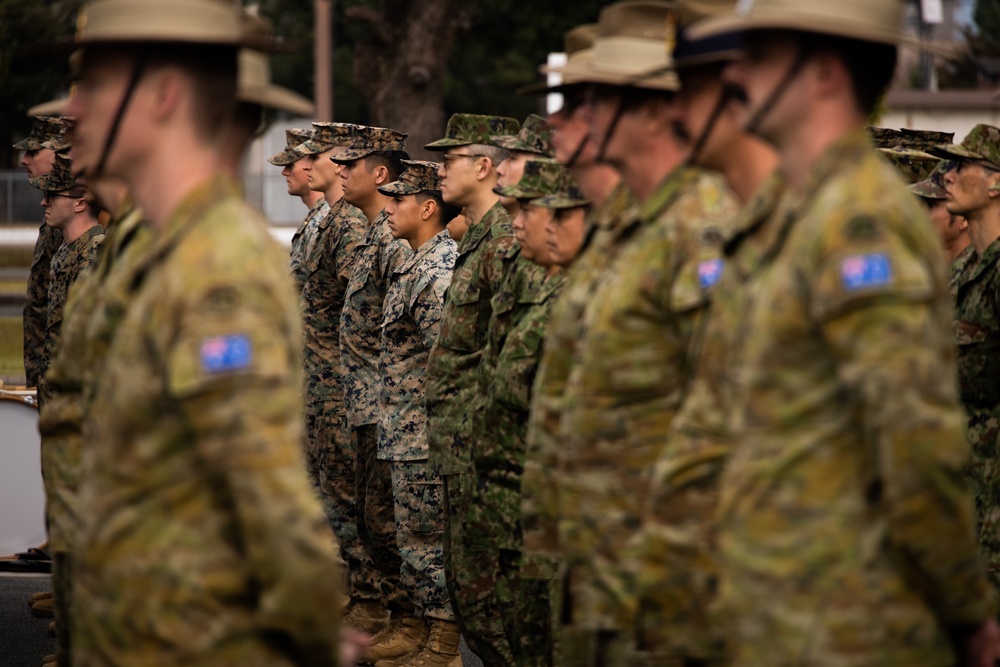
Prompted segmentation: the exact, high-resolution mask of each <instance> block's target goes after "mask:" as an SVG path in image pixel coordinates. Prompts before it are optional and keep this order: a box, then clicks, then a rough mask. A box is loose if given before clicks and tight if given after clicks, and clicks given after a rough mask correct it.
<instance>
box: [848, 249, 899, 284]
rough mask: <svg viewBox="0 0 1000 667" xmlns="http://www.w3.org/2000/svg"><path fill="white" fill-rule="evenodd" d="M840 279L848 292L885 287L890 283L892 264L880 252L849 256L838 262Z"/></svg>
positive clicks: (887, 257) (886, 256)
mask: <svg viewBox="0 0 1000 667" xmlns="http://www.w3.org/2000/svg"><path fill="white" fill-rule="evenodd" d="M840 279H841V281H842V282H843V284H844V288H845V289H847V290H848V291H854V290H859V289H864V288H866V287H878V286H879V285H887V284H889V282H891V281H892V263H891V262H890V261H889V256H888V255H886V254H885V253H882V252H874V253H869V254H865V255H851V256H850V257H845V258H844V259H842V260H840Z"/></svg>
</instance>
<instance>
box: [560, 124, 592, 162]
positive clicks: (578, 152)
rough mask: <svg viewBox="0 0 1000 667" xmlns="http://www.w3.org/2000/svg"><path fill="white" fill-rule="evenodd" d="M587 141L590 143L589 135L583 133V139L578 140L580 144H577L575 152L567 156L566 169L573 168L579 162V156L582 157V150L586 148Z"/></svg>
mask: <svg viewBox="0 0 1000 667" xmlns="http://www.w3.org/2000/svg"><path fill="white" fill-rule="evenodd" d="M589 141H590V133H588V132H584V134H583V138H582V139H580V143H579V144H577V146H576V150H575V151H573V154H572V155H570V156H569V160H567V162H566V168H567V169H572V168H573V167H575V166H576V163H577V162H578V161H579V159H580V156H581V155H583V149H584V148H586V147H587V142H589Z"/></svg>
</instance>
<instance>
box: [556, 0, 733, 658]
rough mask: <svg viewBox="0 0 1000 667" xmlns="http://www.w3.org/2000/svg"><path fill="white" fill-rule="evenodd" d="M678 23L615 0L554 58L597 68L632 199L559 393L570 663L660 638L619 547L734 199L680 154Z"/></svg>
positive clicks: (679, 388)
mask: <svg viewBox="0 0 1000 667" xmlns="http://www.w3.org/2000/svg"><path fill="white" fill-rule="evenodd" d="M675 26H676V15H675V14H674V12H673V9H672V5H670V4H668V3H663V2H649V1H644V0H639V1H628V2H620V3H616V4H613V5H609V6H608V7H605V8H604V10H603V11H602V12H601V16H600V20H599V23H598V35H597V39H596V40H595V42H594V47H593V56H592V57H591V58H590V60H589V61H586V62H584V63H583V64H582V65H581V66H579V67H578V68H577V67H572V68H571V67H569V66H567V67H565V68H557V69H556V71H565V72H567V73H570V72H572V73H574V74H576V75H579V76H581V77H582V80H583V81H585V82H587V90H588V92H587V97H588V102H587V104H588V106H589V107H590V113H591V118H590V124H591V133H590V134H591V137H592V138H593V140H594V141H595V142H596V143H597V146H598V156H599V157H598V159H603V160H605V161H607V162H608V163H610V164H611V165H613V166H614V167H616V168H617V170H618V172H619V173H620V174H621V176H622V182H623V183H624V184H625V185H626V187H628V189H629V191H630V192H631V194H632V196H633V198H634V200H635V202H636V207H635V208H634V209H633V210H632V211H631V212H630V213H629V214H628V215H627V217H626V222H625V223H624V224H623V225H622V226H621V227H620V228H619V229H618V230H616V231H617V232H618V234H619V235H620V239H621V240H620V243H619V244H618V247H617V250H616V252H615V254H614V256H613V257H612V258H611V259H610V260H609V261H608V264H607V265H606V267H605V269H604V271H605V273H604V276H603V277H602V278H601V279H600V280H598V281H596V283H595V285H594V288H593V291H592V292H591V293H590V295H589V297H590V298H589V302H588V304H587V306H586V308H585V310H584V314H583V316H582V318H581V319H582V321H583V323H584V326H583V330H582V333H581V340H580V342H579V344H578V347H577V352H576V356H575V358H574V360H573V366H572V368H571V370H570V374H569V377H568V379H567V389H566V392H565V395H564V398H563V401H564V402H563V412H562V422H561V439H562V449H563V451H562V452H561V460H560V467H559V469H558V471H557V473H556V474H557V479H556V485H557V487H558V488H557V493H558V500H559V514H560V517H559V541H560V543H559V546H560V550H561V551H562V553H563V554H564V556H565V558H566V564H567V566H568V568H569V573H568V577H567V589H566V600H565V616H564V619H565V622H566V623H567V625H568V626H569V627H567V628H564V630H563V644H562V648H563V660H564V663H565V664H567V665H589V664H608V665H626V664H632V662H633V661H635V660H641V659H646V658H647V657H648V656H647V655H645V654H646V653H648V651H649V650H650V649H652V648H653V647H652V646H650V645H649V642H648V638H647V637H645V636H643V635H642V634H641V633H637V632H636V629H637V621H638V618H639V598H638V593H639V591H638V589H637V588H636V586H635V582H634V573H633V572H631V571H630V566H631V564H630V562H628V561H626V560H625V559H624V558H623V557H622V556H623V554H622V548H623V547H624V546H625V544H626V542H627V540H628V539H629V538H630V537H631V536H632V533H633V532H634V529H635V527H636V526H637V524H638V521H639V518H640V514H641V512H642V510H643V509H644V507H645V500H646V491H647V481H646V480H647V476H648V467H649V466H650V465H651V464H652V463H653V462H654V461H655V460H656V459H657V457H658V456H659V454H660V451H661V448H662V447H663V445H664V436H665V434H666V432H667V429H668V428H669V426H670V422H671V419H672V417H673V415H674V412H675V411H676V409H677V407H678V405H679V402H680V398H681V396H682V393H683V389H684V387H685V385H686V384H687V380H688V376H689V373H690V367H689V365H688V358H687V354H688V348H689V346H690V344H691V341H692V337H693V335H694V334H695V332H696V331H697V329H698V326H699V322H700V320H701V318H702V316H703V313H704V308H705V306H706V305H707V303H708V297H709V290H710V289H711V287H712V285H713V284H714V282H715V278H716V277H717V275H718V270H719V269H720V265H721V260H720V259H719V255H720V245H721V242H722V238H723V232H724V230H725V229H726V226H727V225H728V224H729V222H730V219H731V218H732V216H733V214H734V213H735V212H736V207H735V202H734V201H733V199H732V195H731V194H730V193H729V192H728V191H727V190H726V188H725V187H724V185H723V183H722V182H721V179H719V178H718V177H715V176H709V175H707V174H706V173H705V172H703V171H701V170H699V169H697V168H694V167H689V166H687V165H685V164H684V161H685V159H686V158H687V156H688V153H689V148H690V144H689V142H688V140H687V138H686V137H685V136H684V135H683V134H682V133H680V132H679V131H678V122H679V120H680V118H681V105H680V104H679V102H678V99H677V91H678V90H679V82H678V80H677V77H676V74H675V73H674V72H673V70H672V67H671V58H672V48H673V43H674V39H675V35H674V33H673V31H674V29H675ZM625 63H627V66H625V65H624V64H625ZM650 72H656V73H655V74H652V75H647V73H650Z"/></svg>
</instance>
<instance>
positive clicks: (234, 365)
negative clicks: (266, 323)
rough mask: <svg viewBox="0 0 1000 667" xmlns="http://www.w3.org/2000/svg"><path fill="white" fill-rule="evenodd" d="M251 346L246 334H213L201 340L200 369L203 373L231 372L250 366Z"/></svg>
mask: <svg viewBox="0 0 1000 667" xmlns="http://www.w3.org/2000/svg"><path fill="white" fill-rule="evenodd" d="M252 361H253V347H252V346H251V345H250V337H249V336H248V335H246V334H242V333H240V334H230V335H228V336H213V337H212V338H204V339H202V341H201V369H202V371H203V372H205V373H212V374H214V373H231V372H233V371H241V370H244V369H246V368H249V367H250V363H251V362H252Z"/></svg>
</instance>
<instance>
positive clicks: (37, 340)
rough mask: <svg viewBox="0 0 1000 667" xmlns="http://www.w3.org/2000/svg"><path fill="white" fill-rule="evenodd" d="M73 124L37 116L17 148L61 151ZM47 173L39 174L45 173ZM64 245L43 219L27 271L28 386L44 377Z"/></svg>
mask: <svg viewBox="0 0 1000 667" xmlns="http://www.w3.org/2000/svg"><path fill="white" fill-rule="evenodd" d="M71 125H72V120H70V119H69V118H55V117H50V116H36V117H35V119H34V122H33V123H32V125H31V134H29V135H28V136H27V137H25V138H24V139H22V140H21V141H19V142H17V143H16V144H14V149H15V150H23V151H37V150H43V149H49V150H55V151H57V152H62V151H64V150H65V149H67V148H69V144H68V143H66V142H65V140H64V137H65V135H66V132H67V130H69V128H70V127H71ZM44 175H45V174H37V176H44ZM60 245H62V234H60V233H59V230H57V229H53V228H52V227H49V226H48V225H46V224H45V222H44V221H43V222H42V224H41V225H39V227H38V239H37V240H36V241H35V249H34V253H33V254H32V257H31V268H30V269H29V271H28V284H27V288H26V291H25V299H24V311H23V313H22V315H23V322H24V374H25V381H26V383H27V385H28V386H29V387H37V386H38V384H39V382H40V381H41V379H42V375H43V374H44V370H43V368H42V365H41V364H42V357H43V355H44V351H45V326H46V322H47V320H48V314H49V307H48V301H47V299H48V295H49V266H50V265H51V264H52V257H53V256H54V255H55V253H56V250H58V249H59V246H60Z"/></svg>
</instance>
